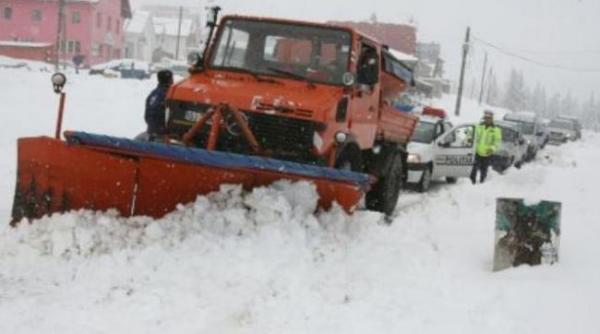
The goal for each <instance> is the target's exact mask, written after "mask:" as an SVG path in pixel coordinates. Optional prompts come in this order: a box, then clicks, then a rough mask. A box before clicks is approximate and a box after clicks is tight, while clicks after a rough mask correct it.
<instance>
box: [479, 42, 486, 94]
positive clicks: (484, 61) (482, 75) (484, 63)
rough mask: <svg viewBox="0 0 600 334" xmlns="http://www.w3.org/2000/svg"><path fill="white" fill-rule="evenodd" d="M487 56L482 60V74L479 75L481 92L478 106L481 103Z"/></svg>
mask: <svg viewBox="0 0 600 334" xmlns="http://www.w3.org/2000/svg"><path fill="white" fill-rule="evenodd" d="M487 62H488V54H487V52H486V53H485V58H484V59H483V72H482V73H481V90H480V91H479V105H481V103H482V102H483V88H484V87H485V72H486V71H487Z"/></svg>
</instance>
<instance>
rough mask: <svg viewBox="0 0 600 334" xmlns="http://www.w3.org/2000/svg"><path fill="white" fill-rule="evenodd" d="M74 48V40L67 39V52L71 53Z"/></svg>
mask: <svg viewBox="0 0 600 334" xmlns="http://www.w3.org/2000/svg"><path fill="white" fill-rule="evenodd" d="M74 49H75V42H74V41H68V42H67V53H73V51H74Z"/></svg>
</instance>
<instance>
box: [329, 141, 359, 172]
mask: <svg viewBox="0 0 600 334" xmlns="http://www.w3.org/2000/svg"><path fill="white" fill-rule="evenodd" d="M335 168H336V169H341V170H347V171H352V172H362V171H363V160H362V153H361V151H360V149H359V148H358V146H356V145H354V144H348V145H346V146H345V147H344V148H343V150H342V152H341V153H340V155H339V156H338V157H337V160H336V161H335Z"/></svg>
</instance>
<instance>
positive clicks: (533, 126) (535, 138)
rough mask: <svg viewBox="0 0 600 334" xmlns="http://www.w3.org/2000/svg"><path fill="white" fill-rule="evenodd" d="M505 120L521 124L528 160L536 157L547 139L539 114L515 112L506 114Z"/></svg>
mask: <svg viewBox="0 0 600 334" xmlns="http://www.w3.org/2000/svg"><path fill="white" fill-rule="evenodd" d="M504 120H505V121H509V122H513V123H516V124H518V125H519V128H520V130H521V133H522V134H523V137H524V138H525V141H526V143H527V155H526V161H530V160H533V159H535V157H536V156H537V153H538V151H539V150H540V149H541V148H542V146H543V145H544V140H545V139H544V129H543V128H542V125H541V121H540V119H539V118H538V117H537V115H536V114H534V113H532V112H515V113H509V114H506V115H504Z"/></svg>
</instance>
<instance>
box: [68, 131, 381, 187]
mask: <svg viewBox="0 0 600 334" xmlns="http://www.w3.org/2000/svg"><path fill="white" fill-rule="evenodd" d="M66 137H67V142H68V143H69V144H71V145H82V146H95V147H101V148H107V149H118V150H122V151H128V152H131V153H132V154H145V155H150V156H153V157H157V158H164V159H167V160H172V161H177V162H182V163H188V164H193V165H203V166H210V167H217V168H231V169H241V168H245V169H258V170H264V171H273V172H279V173H286V174H293V175H299V176H305V177H312V178H320V179H328V180H335V181H341V182H347V183H353V184H356V185H358V186H360V187H362V188H366V187H368V185H369V183H370V177H369V175H367V174H362V173H356V172H351V171H343V170H338V169H333V168H329V167H322V166H314V165H307V164H301V163H297V162H291V161H283V160H277V159H270V158H263V157H256V156H248V155H241V154H234V153H225V152H219V151H207V150H203V149H198V148H189V147H184V146H177V145H165V144H161V143H151V142H142V141H136V140H132V139H127V138H117V137H110V136H105V135H97V134H91V133H86V132H68V133H67V134H66Z"/></svg>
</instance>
